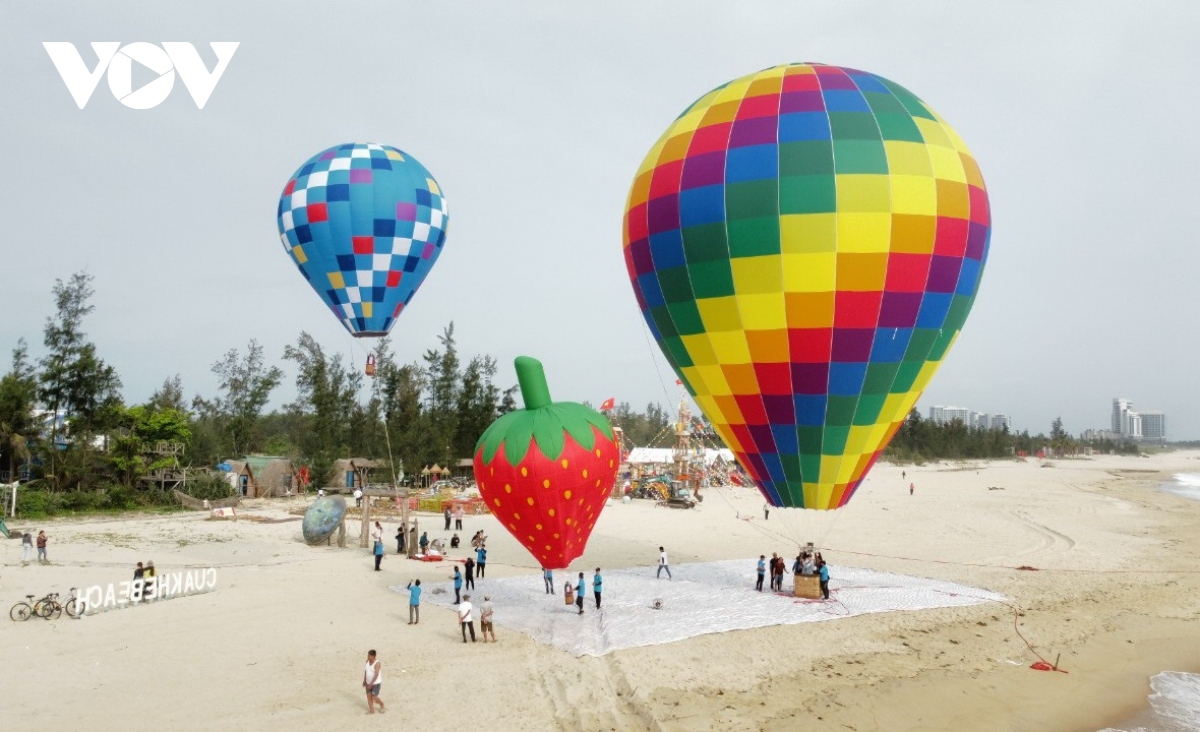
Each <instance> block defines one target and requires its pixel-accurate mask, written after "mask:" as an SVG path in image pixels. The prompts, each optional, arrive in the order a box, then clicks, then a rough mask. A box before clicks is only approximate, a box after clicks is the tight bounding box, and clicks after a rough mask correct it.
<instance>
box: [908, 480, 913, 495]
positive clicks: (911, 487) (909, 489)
mask: <svg viewBox="0 0 1200 732" xmlns="http://www.w3.org/2000/svg"><path fill="white" fill-rule="evenodd" d="M912 494H913V484H912V483H909V484H908V495H910V496H911V495H912Z"/></svg>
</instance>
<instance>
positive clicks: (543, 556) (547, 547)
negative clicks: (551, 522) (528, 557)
mask: <svg viewBox="0 0 1200 732" xmlns="http://www.w3.org/2000/svg"><path fill="white" fill-rule="evenodd" d="M546 551H550V545H549V544H547V545H546ZM545 558H546V555H545V554H543V555H542V559H545Z"/></svg>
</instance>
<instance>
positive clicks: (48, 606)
mask: <svg viewBox="0 0 1200 732" xmlns="http://www.w3.org/2000/svg"><path fill="white" fill-rule="evenodd" d="M25 598H26V602H18V603H17V604H15V605H13V606H12V610H9V612H8V616H9V617H10V618H12V619H13V620H14V621H17V620H28V619H30V618H31V617H33V616H35V615H36V616H37V617H39V618H45V619H46V620H53V619H56V618H59V617H61V616H62V614H63V612H64V611H65V612H66V613H67V616H68V617H71V618H74V619H76V620H78V619H79V618H81V617H83V612H84V603H83V601H82V600H80V599H79V594H78V592H77V589H76V588H74V587H72V588H71V595H70V597H68V598H67V601H66V602H65V603H62V602H59V601H58V593H57V592H50V593H47V595H46V596H45V597H43V598H42V599H40V600H38V601H37V602H34V601H33V595H26V596H25Z"/></svg>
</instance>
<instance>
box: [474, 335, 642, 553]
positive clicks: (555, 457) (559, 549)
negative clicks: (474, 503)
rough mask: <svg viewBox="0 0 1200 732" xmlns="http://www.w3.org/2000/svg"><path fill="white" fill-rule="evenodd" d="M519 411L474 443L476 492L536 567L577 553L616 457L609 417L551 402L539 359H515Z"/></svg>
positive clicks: (603, 495) (608, 484) (599, 506)
mask: <svg viewBox="0 0 1200 732" xmlns="http://www.w3.org/2000/svg"><path fill="white" fill-rule="evenodd" d="M516 369H517V381H518V383H519V384H520V387H521V396H522V398H523V399H524V402H525V408H524V409H518V410H516V411H513V412H509V413H508V414H505V415H503V416H501V417H500V418H499V419H497V420H496V421H495V422H493V423H492V424H491V426H489V427H488V428H487V429H486V430H484V433H483V435H482V436H481V437H480V438H479V442H478V444H476V445H475V478H476V480H477V481H478V482H479V492H480V493H481V494H482V495H483V498H484V500H486V501H487V505H488V508H489V509H491V511H492V513H493V514H495V515H496V517H497V518H499V519H500V523H502V524H504V527H505V528H507V529H508V530H509V532H510V533H511V534H512V535H513V536H515V537H516V538H517V541H519V542H521V545H522V546H524V547H525V548H526V549H528V550H529V553H530V554H532V555H533V556H534V557H535V558H537V560H538V562H540V563H541V565H542V566H543V567H547V568H549V569H564V568H566V567H567V566H568V565H569V564H570V563H571V561H572V560H573V559H575V558H576V557H578V556H579V555H580V554H583V548H584V546H586V545H587V540H588V537H589V536H591V533H592V527H594V526H595V525H596V519H597V518H599V516H600V511H601V509H603V508H604V504H605V502H606V501H607V500H608V496H609V494H610V493H611V492H612V486H613V482H614V480H615V479H616V476H617V463H618V462H619V460H620V457H619V455H620V454H619V450H618V447H617V443H616V441H615V439H614V436H613V430H612V427H611V426H610V425H609V424H608V420H607V419H605V418H604V417H603V415H601V414H600V413H599V412H597V411H596V410H594V409H591V408H590V407H586V406H584V405H582V404H576V403H575V402H552V401H550V389H549V388H548V387H547V385H546V375H545V372H544V371H543V370H542V363H541V362H540V361H538V360H537V359H533V358H529V357H528V356H519V357H517V359H516Z"/></svg>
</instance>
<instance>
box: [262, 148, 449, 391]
mask: <svg viewBox="0 0 1200 732" xmlns="http://www.w3.org/2000/svg"><path fill="white" fill-rule="evenodd" d="M277 218H278V225H279V236H280V239H281V240H282V242H283V247H284V249H285V250H286V251H287V253H288V255H289V256H290V257H291V259H292V262H293V263H294V264H295V265H296V267H297V268H299V270H300V274H302V275H303V276H304V279H305V280H306V281H307V282H308V284H309V285H310V286H311V287H312V289H313V290H314V291H315V292H316V293H317V295H318V296H319V297H320V298H321V300H322V301H323V302H324V303H325V305H326V307H328V308H329V310H330V312H332V313H333V315H334V317H335V318H337V319H338V322H340V323H341V324H342V326H343V327H345V328H346V330H347V331H349V332H350V334H351V335H353V336H355V337H359V338H363V337H373V336H384V335H387V333H388V331H390V330H391V328H392V326H393V325H394V324H395V322H396V319H397V318H398V317H399V316H400V314H401V312H403V310H404V308H406V307H407V306H408V304H409V303H410V302H411V301H412V298H413V296H414V295H416V293H417V288H418V287H420V286H421V283H422V282H424V280H425V277H426V275H428V274H429V271H430V269H432V268H433V265H434V263H435V262H437V259H438V256H439V255H440V254H441V252H442V245H443V244H444V243H445V240H446V227H447V224H448V223H449V209H448V207H447V204H446V199H445V197H444V196H443V195H442V188H441V186H440V185H438V183H437V181H436V180H434V178H433V175H432V174H431V173H430V172H429V171H428V170H426V169H425V166H423V165H421V163H419V162H417V160H416V159H415V158H413V157H412V156H411V155H409V154H408V153H406V152H403V151H401V150H398V149H396V148H394V147H389V146H387V145H379V144H375V143H347V144H345V145H337V146H334V147H331V148H329V149H327V150H323V151H321V152H319V153H317V154H316V155H314V156H312V157H311V158H309V159H308V160H306V161H305V162H304V164H303V165H301V166H300V167H299V168H298V169H297V170H296V172H295V173H293V174H292V176H291V177H290V178H289V179H288V182H287V185H286V186H284V189H283V194H282V195H281V196H280V197H279V206H278V209H277ZM371 365H373V363H372V364H371ZM370 370H373V369H370Z"/></svg>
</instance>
